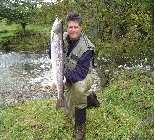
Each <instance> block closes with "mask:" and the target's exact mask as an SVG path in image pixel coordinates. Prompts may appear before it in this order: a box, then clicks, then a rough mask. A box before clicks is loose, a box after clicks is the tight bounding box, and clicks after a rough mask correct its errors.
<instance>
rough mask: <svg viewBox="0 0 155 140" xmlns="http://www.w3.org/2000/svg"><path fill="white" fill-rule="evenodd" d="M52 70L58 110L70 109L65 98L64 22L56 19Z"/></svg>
mask: <svg viewBox="0 0 155 140" xmlns="http://www.w3.org/2000/svg"><path fill="white" fill-rule="evenodd" d="M51 65H52V66H51V70H52V73H53V77H52V78H53V84H52V87H54V88H56V91H57V103H56V110H58V109H59V108H62V107H65V108H68V106H67V102H66V100H65V97H64V83H63V78H64V60H63V33H62V20H59V19H58V18H56V19H55V21H54V23H53V26H52V29H51Z"/></svg>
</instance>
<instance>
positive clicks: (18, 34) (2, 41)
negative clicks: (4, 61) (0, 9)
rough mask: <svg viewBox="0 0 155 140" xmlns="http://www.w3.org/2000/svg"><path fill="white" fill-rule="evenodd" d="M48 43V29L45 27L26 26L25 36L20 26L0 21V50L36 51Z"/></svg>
mask: <svg viewBox="0 0 155 140" xmlns="http://www.w3.org/2000/svg"><path fill="white" fill-rule="evenodd" d="M49 42H50V27H48V26H45V25H33V24H31V25H27V26H26V32H25V35H23V31H22V28H21V26H20V25H18V24H10V25H9V24H7V23H6V20H5V19H3V20H1V21H0V50H6V51H10V50H13V51H18V50H26V51H28V50H33V51H38V50H40V48H41V47H44V46H47V45H48V44H49Z"/></svg>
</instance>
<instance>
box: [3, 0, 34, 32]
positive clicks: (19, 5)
mask: <svg viewBox="0 0 155 140" xmlns="http://www.w3.org/2000/svg"><path fill="white" fill-rule="evenodd" d="M35 14H36V3H31V2H24V1H15V2H14V3H12V2H10V1H9V0H1V2H0V18H1V19H4V18H6V19H7V20H8V22H10V23H12V22H15V23H17V24H20V25H21V27H22V30H23V35H25V28H26V26H27V25H28V24H30V23H33V22H34V16H35Z"/></svg>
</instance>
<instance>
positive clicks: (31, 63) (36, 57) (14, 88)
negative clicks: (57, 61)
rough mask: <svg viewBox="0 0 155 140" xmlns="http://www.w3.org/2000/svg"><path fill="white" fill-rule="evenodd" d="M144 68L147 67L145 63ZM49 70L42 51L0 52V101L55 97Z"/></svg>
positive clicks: (48, 60)
mask: <svg viewBox="0 0 155 140" xmlns="http://www.w3.org/2000/svg"><path fill="white" fill-rule="evenodd" d="M137 67H140V68H143V69H144V67H143V65H142V64H140V65H139V64H138V65H136V66H135V65H131V66H130V67H129V66H128V65H126V64H119V65H118V68H124V69H127V70H131V69H134V68H137ZM145 69H150V67H149V66H147V67H145ZM99 81H100V79H99V77H98V76H97V74H96V76H95V82H94V85H93V86H92V90H96V89H98V85H99V84H97V83H99ZM51 84H52V73H51V71H50V59H49V57H48V55H47V53H46V50H44V51H41V52H40V53H33V52H9V53H2V52H1V53H0V104H3V105H10V104H11V103H12V102H15V101H21V102H23V101H24V100H27V99H42V98H49V99H50V98H52V99H53V98H55V96H56V95H55V94H54V92H53V90H52V89H51V88H50V86H51Z"/></svg>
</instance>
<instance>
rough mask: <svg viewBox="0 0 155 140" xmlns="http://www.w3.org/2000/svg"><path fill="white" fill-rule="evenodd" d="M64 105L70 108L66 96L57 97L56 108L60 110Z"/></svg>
mask: <svg viewBox="0 0 155 140" xmlns="http://www.w3.org/2000/svg"><path fill="white" fill-rule="evenodd" d="M62 107H65V108H68V104H67V101H66V100H65V98H64V97H63V98H59V99H57V103H56V110H58V109H59V108H62Z"/></svg>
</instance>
